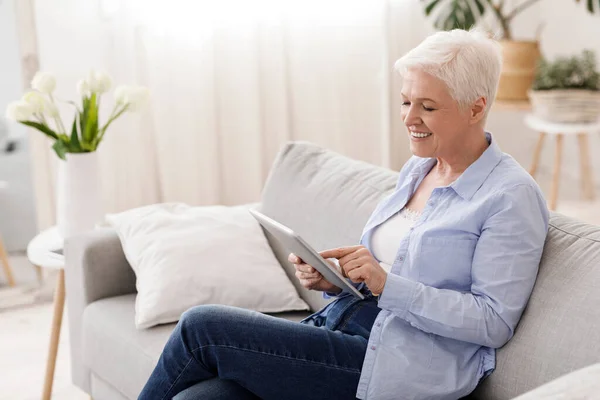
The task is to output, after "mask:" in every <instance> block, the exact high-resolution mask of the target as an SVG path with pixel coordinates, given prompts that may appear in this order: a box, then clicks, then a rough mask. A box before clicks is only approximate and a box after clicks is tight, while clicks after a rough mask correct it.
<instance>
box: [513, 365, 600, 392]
mask: <svg viewBox="0 0 600 400" xmlns="http://www.w3.org/2000/svg"><path fill="white" fill-rule="evenodd" d="M599 394H600V364H594V365H590V366H588V367H585V368H582V369H579V370H577V371H574V372H571V373H569V374H566V375H563V376H561V377H559V378H556V379H555V380H553V381H550V382H548V383H546V384H544V385H542V386H540V387H538V388H536V389H533V390H532V391H530V392H527V393H525V394H522V395H521V396H519V397H516V398H515V399H514V400H563V399H570V400H586V399H596V398H597V397H596V396H598V395H599Z"/></svg>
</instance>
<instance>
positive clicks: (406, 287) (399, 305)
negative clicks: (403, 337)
mask: <svg viewBox="0 0 600 400" xmlns="http://www.w3.org/2000/svg"><path fill="white" fill-rule="evenodd" d="M418 286H419V283H418V282H414V281H411V280H410V279H406V278H403V277H401V276H399V275H395V274H391V273H390V274H388V276H387V280H386V282H385V286H384V287H383V291H382V292H381V295H379V301H378V304H377V305H378V307H379V308H381V309H384V310H388V311H391V312H392V313H394V314H395V315H397V316H398V317H400V318H402V319H405V317H406V314H407V313H408V311H409V310H410V305H411V304H412V302H413V299H414V296H415V291H416V290H417V287H418Z"/></svg>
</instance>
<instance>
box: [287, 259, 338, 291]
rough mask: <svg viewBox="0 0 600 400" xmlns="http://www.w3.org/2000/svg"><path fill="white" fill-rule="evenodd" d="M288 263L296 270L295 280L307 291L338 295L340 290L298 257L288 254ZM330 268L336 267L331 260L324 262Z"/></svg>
mask: <svg viewBox="0 0 600 400" xmlns="http://www.w3.org/2000/svg"><path fill="white" fill-rule="evenodd" d="M288 261H289V262H291V263H292V264H294V267H295V268H296V278H298V280H299V281H300V284H301V285H302V286H303V287H305V288H306V289H308V290H319V291H321V292H330V293H340V292H341V291H342V289H341V288H339V287H337V286H335V285H334V284H333V283H331V282H329V281H328V280H327V279H325V278H324V277H323V275H321V273H320V272H319V271H317V270H316V269H315V268H314V267H312V266H310V265H308V264H306V263H305V262H304V261H303V260H302V259H301V258H300V257H298V256H297V255H295V254H294V253H290V255H289V256H288ZM325 261H327V262H328V263H329V264H331V265H332V266H334V267H336V265H335V264H334V263H333V261H331V260H325Z"/></svg>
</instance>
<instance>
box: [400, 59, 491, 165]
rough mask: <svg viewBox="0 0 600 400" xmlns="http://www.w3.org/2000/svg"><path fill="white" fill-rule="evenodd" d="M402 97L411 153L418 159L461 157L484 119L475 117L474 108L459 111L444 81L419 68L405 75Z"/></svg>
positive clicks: (403, 118)
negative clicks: (462, 148)
mask: <svg viewBox="0 0 600 400" xmlns="http://www.w3.org/2000/svg"><path fill="white" fill-rule="evenodd" d="M401 95H402V109H401V115H402V120H403V121H404V124H405V125H406V127H407V128H408V135H409V138H410V150H411V152H412V153H413V154H414V155H416V156H418V157H427V158H429V157H439V158H446V157H448V158H452V157H453V155H455V154H460V153H461V147H462V146H464V145H465V144H466V143H468V142H469V140H470V138H471V137H472V135H470V133H471V132H472V130H473V128H474V126H475V125H476V124H477V123H478V122H479V121H480V120H481V117H482V115H481V112H479V113H477V112H476V113H475V115H474V114H473V111H475V110H473V108H472V107H467V108H466V109H461V108H459V104H458V102H457V101H456V100H454V99H453V98H452V96H451V95H450V93H449V91H448V88H447V86H446V85H445V84H444V82H443V81H441V80H440V79H438V78H436V77H434V76H432V75H429V74H428V73H426V72H424V71H422V70H419V69H409V70H408V71H407V72H406V73H405V74H404V79H403V84H402V94H401ZM479 101H480V100H478V102H479ZM483 107H484V108H485V103H484V104H483Z"/></svg>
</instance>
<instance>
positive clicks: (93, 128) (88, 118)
mask: <svg viewBox="0 0 600 400" xmlns="http://www.w3.org/2000/svg"><path fill="white" fill-rule="evenodd" d="M83 113H84V118H85V121H84V125H85V127H84V130H83V131H82V134H81V139H82V142H83V143H85V145H91V144H92V142H93V141H94V138H95V137H96V135H97V133H98V105H97V104H96V93H92V95H91V96H90V98H89V101H88V102H87V107H86V108H84V110H83Z"/></svg>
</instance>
